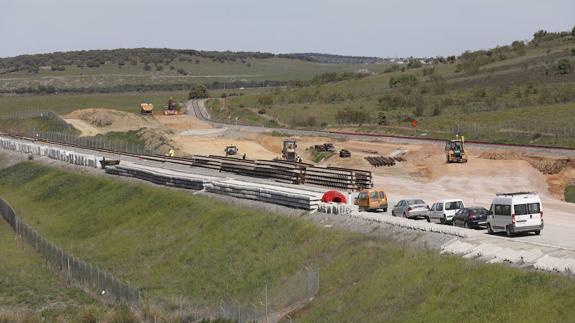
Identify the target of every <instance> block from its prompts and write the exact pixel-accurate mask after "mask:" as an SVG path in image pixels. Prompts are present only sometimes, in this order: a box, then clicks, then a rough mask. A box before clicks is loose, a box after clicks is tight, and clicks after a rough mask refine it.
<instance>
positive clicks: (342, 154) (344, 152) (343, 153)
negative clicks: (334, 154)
mask: <svg viewBox="0 0 575 323" xmlns="http://www.w3.org/2000/svg"><path fill="white" fill-rule="evenodd" d="M339 157H340V158H350V157H351V152H350V151H349V150H347V149H342V150H340V151H339Z"/></svg>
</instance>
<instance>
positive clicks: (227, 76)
mask: <svg viewBox="0 0 575 323" xmlns="http://www.w3.org/2000/svg"><path fill="white" fill-rule="evenodd" d="M198 59H199V61H200V63H199V64H195V63H193V62H187V61H185V62H181V61H179V60H177V59H176V60H175V61H173V62H172V64H171V65H173V66H174V67H175V69H174V70H170V69H169V67H168V66H166V65H164V69H163V70H162V71H156V70H155V68H154V66H153V65H152V71H144V64H142V63H139V64H138V65H130V64H128V65H125V66H124V67H123V68H118V66H117V65H114V64H110V63H109V64H105V65H102V66H100V67H95V68H88V67H85V68H83V69H80V68H78V67H76V66H66V70H65V71H51V70H46V69H42V70H40V71H39V73H38V74H34V73H27V72H18V73H8V74H3V75H0V90H1V89H16V88H19V87H28V86H32V87H34V86H38V85H41V84H49V85H52V86H55V87H91V86H97V87H102V86H113V85H121V84H160V83H161V84H166V83H174V84H181V83H207V82H210V83H211V82H214V81H218V82H221V83H223V82H230V81H236V80H241V81H251V80H256V81H263V80H274V81H275V80H278V81H289V80H301V79H310V78H312V77H313V76H314V75H317V74H321V73H324V72H353V71H356V70H358V69H364V68H368V69H369V70H371V71H373V72H381V71H383V69H384V68H385V66H384V65H381V64H371V65H368V66H366V65H364V64H320V63H313V62H306V61H302V60H296V59H287V58H270V59H255V58H252V59H247V60H246V63H249V64H251V66H248V65H247V64H242V63H241V62H239V61H237V62H231V61H226V62H224V63H220V62H212V61H211V60H210V59H206V58H198ZM178 69H184V70H185V71H186V72H187V73H188V75H181V74H178V73H177V70H178Z"/></svg>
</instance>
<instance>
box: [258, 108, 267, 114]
mask: <svg viewBox="0 0 575 323" xmlns="http://www.w3.org/2000/svg"><path fill="white" fill-rule="evenodd" d="M266 112H267V111H266V109H264V108H261V109H259V110H258V114H266Z"/></svg>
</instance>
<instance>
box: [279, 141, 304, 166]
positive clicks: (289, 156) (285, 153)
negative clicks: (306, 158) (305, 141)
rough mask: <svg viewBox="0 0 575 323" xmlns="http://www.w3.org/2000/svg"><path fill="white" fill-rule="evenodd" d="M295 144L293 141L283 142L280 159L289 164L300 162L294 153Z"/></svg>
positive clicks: (299, 158)
mask: <svg viewBox="0 0 575 323" xmlns="http://www.w3.org/2000/svg"><path fill="white" fill-rule="evenodd" d="M296 148H297V142H296V141H295V140H294V139H285V140H284V141H283V149H282V158H283V159H284V160H286V161H290V162H301V157H300V156H299V155H298V154H297V153H296Z"/></svg>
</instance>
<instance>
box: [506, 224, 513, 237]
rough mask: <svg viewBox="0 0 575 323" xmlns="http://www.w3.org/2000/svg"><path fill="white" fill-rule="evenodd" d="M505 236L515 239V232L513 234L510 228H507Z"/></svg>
mask: <svg viewBox="0 0 575 323" xmlns="http://www.w3.org/2000/svg"><path fill="white" fill-rule="evenodd" d="M505 235H507V237H509V238H511V237H513V232H511V227H510V226H506V227H505Z"/></svg>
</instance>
